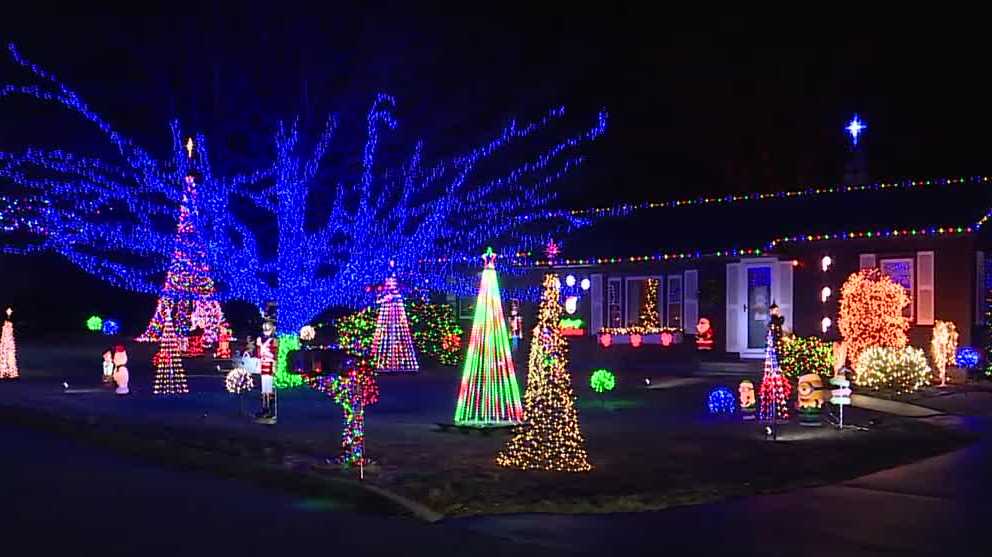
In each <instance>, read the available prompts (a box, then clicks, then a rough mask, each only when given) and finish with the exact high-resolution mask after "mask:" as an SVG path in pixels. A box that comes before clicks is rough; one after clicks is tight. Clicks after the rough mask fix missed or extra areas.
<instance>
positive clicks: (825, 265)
mask: <svg viewBox="0 0 992 557" xmlns="http://www.w3.org/2000/svg"><path fill="white" fill-rule="evenodd" d="M833 262H834V260H833V259H831V258H830V256H829V255H824V256H823V259H821V260H820V268H821V269H823V272H824V273H826V272H827V270H828V269H830V265H832V264H833Z"/></svg>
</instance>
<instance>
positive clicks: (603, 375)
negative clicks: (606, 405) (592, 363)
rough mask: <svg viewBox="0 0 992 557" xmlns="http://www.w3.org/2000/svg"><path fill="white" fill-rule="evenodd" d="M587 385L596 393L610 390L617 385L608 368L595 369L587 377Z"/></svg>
mask: <svg viewBox="0 0 992 557" xmlns="http://www.w3.org/2000/svg"><path fill="white" fill-rule="evenodd" d="M589 386H590V387H592V390H594V391H596V392H597V393H605V392H606V391H612V390H613V389H614V387H616V386H617V378H616V376H615V375H613V372H612V371H610V370H608V369H597V370H596V371H594V372H592V376H590V377H589Z"/></svg>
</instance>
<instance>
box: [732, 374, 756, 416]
mask: <svg viewBox="0 0 992 557" xmlns="http://www.w3.org/2000/svg"><path fill="white" fill-rule="evenodd" d="M737 391H738V393H740V398H741V416H742V417H743V418H744V419H745V420H753V419H754V412H755V410H756V409H757V400H756V399H755V398H754V383H752V382H751V380H750V379H745V380H743V381H741V384H740V386H739V387H738V388H737Z"/></svg>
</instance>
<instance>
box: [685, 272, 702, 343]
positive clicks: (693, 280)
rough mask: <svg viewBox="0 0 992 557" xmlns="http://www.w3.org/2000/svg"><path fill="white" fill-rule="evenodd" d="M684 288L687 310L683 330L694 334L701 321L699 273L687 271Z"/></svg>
mask: <svg viewBox="0 0 992 557" xmlns="http://www.w3.org/2000/svg"><path fill="white" fill-rule="evenodd" d="M682 287H683V288H682V304H683V307H684V308H685V309H684V310H683V311H684V312H685V316H684V319H683V320H682V323H683V326H682V329H683V330H684V331H686V332H687V333H693V332H695V330H696V329H695V327H696V322H697V321H699V271H696V270H695V269H693V270H691V271H686V272H685V279H684V281H683V282H682Z"/></svg>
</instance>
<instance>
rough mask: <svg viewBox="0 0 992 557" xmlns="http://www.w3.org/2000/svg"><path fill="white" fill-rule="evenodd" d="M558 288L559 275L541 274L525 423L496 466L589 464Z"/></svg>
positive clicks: (572, 468) (575, 468) (573, 467)
mask: <svg viewBox="0 0 992 557" xmlns="http://www.w3.org/2000/svg"><path fill="white" fill-rule="evenodd" d="M560 292H561V283H560V282H559V281H558V276H557V275H554V274H547V275H545V277H544V294H543V295H542V296H541V303H540V306H539V308H538V314H537V323H536V324H535V326H534V329H533V335H532V337H531V344H530V357H529V359H528V374H527V392H526V394H525V395H524V424H523V425H522V426H521V427H520V428H518V430H517V431H516V432H515V433H514V435H513V437H512V438H511V439H510V440H509V442H508V443H507V444H506V446H505V447H504V448H503V450H501V451H500V452H499V454H498V455H497V457H496V463H497V464H498V465H500V466H505V467H508V468H518V469H522V470H554V471H559V472H586V471H588V470H591V469H592V466H591V465H590V464H589V459H588V456H587V455H586V449H585V440H584V439H583V437H582V432H581V430H580V429H579V417H578V414H577V412H576V410H575V398H574V394H573V392H572V385H571V378H570V376H569V374H568V370H567V369H566V366H567V364H568V342H567V341H566V340H565V337H564V336H562V334H561V331H560V330H559V329H558V323H559V322H560V321H561V314H562V309H561V302H560V301H559V297H560Z"/></svg>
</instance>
